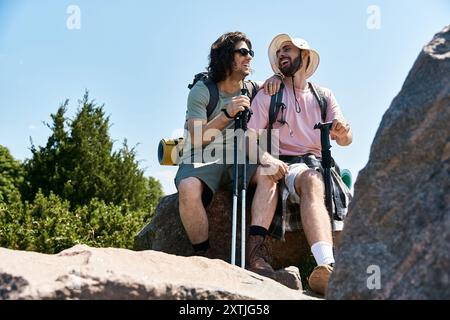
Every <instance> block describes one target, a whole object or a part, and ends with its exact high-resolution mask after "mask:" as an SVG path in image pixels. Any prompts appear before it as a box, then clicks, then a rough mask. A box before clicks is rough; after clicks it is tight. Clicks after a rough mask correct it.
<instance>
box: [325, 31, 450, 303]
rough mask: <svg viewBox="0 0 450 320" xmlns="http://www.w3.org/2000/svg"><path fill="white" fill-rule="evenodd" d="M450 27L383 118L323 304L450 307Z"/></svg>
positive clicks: (425, 52)
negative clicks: (442, 303)
mask: <svg viewBox="0 0 450 320" xmlns="http://www.w3.org/2000/svg"><path fill="white" fill-rule="evenodd" d="M449 108H450V26H447V27H446V28H445V29H444V30H443V31H442V32H441V33H438V34H437V35H435V37H434V39H433V40H432V41H431V42H430V43H429V44H427V45H426V46H425V47H424V48H423V50H422V52H421V53H420V55H419V57H418V58H417V61H416V62H415V64H414V66H413V68H412V70H411V71H410V73H409V75H408V77H407V79H406V81H405V83H404V85H403V87H402V89H401V92H400V93H399V94H398V95H397V97H396V98H395V99H394V100H393V102H392V104H391V106H390V107H389V109H388V111H387V112H386V113H385V115H384V116H383V120H382V122H381V125H380V128H379V129H378V132H377V134H376V137H375V140H374V142H373V144H372V148H371V152H370V158H369V162H368V164H367V165H366V167H365V168H364V169H363V170H362V171H361V172H360V174H359V176H358V180H357V181H356V184H355V194H354V199H353V202H352V204H351V207H350V211H349V215H348V218H347V220H346V227H345V229H344V232H343V238H342V247H341V248H340V250H339V252H338V254H337V258H336V269H335V272H334V273H333V275H332V277H331V282H330V286H329V289H328V295H327V298H330V299H450V281H449V276H450V271H449V270H450V109H449Z"/></svg>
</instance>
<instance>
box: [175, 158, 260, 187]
mask: <svg viewBox="0 0 450 320" xmlns="http://www.w3.org/2000/svg"><path fill="white" fill-rule="evenodd" d="M241 166H242V165H241ZM233 167H234V166H233V165H232V164H217V163H195V162H194V163H182V164H180V166H179V168H178V171H177V174H176V176H175V186H176V187H177V189H178V186H179V184H180V182H181V181H182V180H183V179H186V178H190V177H195V178H198V179H199V180H200V181H202V182H203V183H205V184H206V185H207V186H208V188H209V189H210V191H211V192H212V193H213V194H214V193H215V192H216V191H217V190H218V189H219V188H220V187H221V186H229V187H230V188H231V187H232V183H233V180H234V177H233ZM257 167H258V166H257V165H256V164H248V165H247V186H248V184H249V182H250V179H251V177H252V176H253V175H254V174H255V172H256V169H257ZM241 180H242V177H241V176H240V177H239V181H241ZM240 185H241V184H240ZM230 190H231V189H230Z"/></svg>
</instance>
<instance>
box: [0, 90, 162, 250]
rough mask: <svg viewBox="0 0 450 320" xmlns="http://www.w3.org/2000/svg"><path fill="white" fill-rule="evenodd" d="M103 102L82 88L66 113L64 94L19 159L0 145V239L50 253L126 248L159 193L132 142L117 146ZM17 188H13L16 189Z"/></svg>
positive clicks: (2, 242) (12, 245) (11, 245)
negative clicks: (44, 136)
mask: <svg viewBox="0 0 450 320" xmlns="http://www.w3.org/2000/svg"><path fill="white" fill-rule="evenodd" d="M103 107H104V106H98V105H97V104H96V103H95V102H94V101H93V100H92V101H91V100H89V97H88V93H87V92H86V93H85V95H84V97H83V99H82V100H80V101H79V109H78V111H77V113H76V115H75V116H74V118H73V119H68V118H67V116H66V112H67V108H68V101H67V100H66V101H65V102H64V103H63V104H62V105H61V106H60V107H59V108H58V110H57V112H56V113H55V114H52V115H51V119H52V123H51V124H48V125H47V126H48V127H49V129H50V130H51V134H50V136H49V138H48V140H47V143H46V145H45V146H43V147H36V146H35V145H34V144H32V146H31V152H32V157H31V158H30V159H28V160H26V161H25V162H24V163H23V164H22V163H20V162H19V161H17V160H15V159H14V158H13V157H12V156H11V154H10V153H9V151H8V149H6V148H5V147H2V146H0V246H1V247H8V248H12V249H20V250H33V251H39V252H45V253H56V252H59V251H61V250H63V249H66V248H69V247H71V246H73V245H75V244H78V243H84V244H87V245H91V246H101V247H106V246H111V247H122V248H130V249H131V248H132V247H133V242H134V236H135V235H136V233H137V232H138V231H139V230H140V229H141V228H142V227H143V226H144V224H145V223H148V222H149V220H150V219H151V216H152V214H153V213H154V210H155V207H156V205H157V203H158V201H159V199H160V197H162V196H163V192H162V188H161V184H160V183H159V181H158V180H156V179H154V178H152V177H148V178H147V177H145V176H144V172H143V170H141V169H140V168H139V163H138V161H137V159H136V151H135V148H130V147H129V146H128V144H127V142H126V140H125V141H124V142H123V143H122V145H121V147H120V148H119V149H118V150H114V148H113V144H114V143H113V140H112V139H111V137H110V135H109V128H110V121H109V117H107V116H106V115H105V113H104V109H103ZM19 191H20V192H19Z"/></svg>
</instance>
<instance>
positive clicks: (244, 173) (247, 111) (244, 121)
mask: <svg viewBox="0 0 450 320" xmlns="http://www.w3.org/2000/svg"><path fill="white" fill-rule="evenodd" d="M250 115H251V110H250V109H245V111H242V118H241V127H242V130H243V136H244V144H243V150H244V151H243V152H244V164H243V169H242V196H241V197H242V198H241V200H242V205H241V208H242V213H241V214H242V216H241V267H242V268H244V269H245V230H246V221H245V219H246V201H247V198H246V197H247V122H248V120H249V118H250Z"/></svg>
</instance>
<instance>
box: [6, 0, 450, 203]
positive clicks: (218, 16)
mask: <svg viewBox="0 0 450 320" xmlns="http://www.w3.org/2000/svg"><path fill="white" fill-rule="evenodd" d="M70 5H75V6H77V7H78V8H79V10H80V29H69V28H68V27H67V23H66V22H67V20H68V18H70V16H71V14H70V13H67V9H68V7H69V6H70ZM370 6H376V8H378V9H379V13H380V15H379V18H380V19H379V20H378V21H379V26H380V28H379V29H376V28H375V29H374V28H373V27H371V28H369V27H370V26H374V25H373V24H369V27H368V25H367V23H368V21H369V22H370V21H373V20H372V19H373V18H374V17H375V16H374V11H370V10H368V8H370ZM449 23H450V2H449V1H445V0H435V1H425V0H423V1H417V0H416V1H415V0H412V1H411V0H408V1H402V0H396V1H387V0H386V1H375V0H373V1H365V0H359V1H356V0H354V1H339V2H338V1H331V0H330V1H325V0H323V1H320V0H319V1H303V0H296V1H294V0H286V1H279V2H275V1H265V0H260V1H252V0H250V1H236V0H228V1H224V2H222V3H218V2H213V1H206V0H194V1H159V0H158V1H131V0H129V1H106V0H80V1H76V0H72V1H54V0H42V1H33V0H28V1H25V0H23V1H21V0H0V144H1V145H4V146H6V147H8V148H9V149H10V151H11V153H12V154H13V156H14V157H15V158H17V159H20V160H24V159H26V158H29V157H30V155H31V153H30V151H29V147H30V137H31V138H32V139H33V141H34V143H35V144H36V145H43V144H45V143H46V141H47V137H48V135H49V134H50V131H49V129H47V128H46V127H45V125H44V124H43V122H44V121H45V122H49V121H50V114H51V113H54V112H55V111H56V110H57V108H58V106H59V105H60V103H62V102H63V101H64V100H65V99H66V98H68V99H70V104H69V106H70V107H69V112H68V114H69V115H70V116H73V115H74V113H75V112H76V110H77V106H78V105H77V100H78V99H81V98H82V96H83V93H84V90H85V89H88V90H89V91H90V96H91V98H93V99H95V100H96V101H97V102H98V103H100V104H105V111H106V113H107V114H108V115H110V119H111V122H112V123H113V126H112V127H111V130H110V133H111V136H112V138H113V139H115V140H116V141H117V142H116V147H119V146H120V142H121V141H122V140H123V139H125V138H126V139H127V140H128V142H129V144H130V145H136V144H138V146H137V152H138V159H140V160H142V162H141V165H142V168H143V169H145V172H146V175H151V176H154V177H156V178H158V179H159V180H160V181H161V183H162V184H163V187H164V190H165V192H166V194H170V193H172V192H174V191H175V187H174V185H173V177H174V175H175V172H176V168H175V167H162V166H160V165H159V163H158V162H157V156H156V150H157V145H158V142H159V140H160V139H161V138H162V137H170V136H172V135H174V136H177V135H178V134H179V133H180V130H181V128H182V127H183V124H184V116H185V109H186V98H187V95H188V89H187V84H188V83H190V82H191V80H192V77H193V75H194V74H195V73H197V72H200V71H203V70H204V68H205V66H206V65H207V55H208V53H209V47H210V45H211V43H212V42H213V41H215V40H216V39H217V38H218V36H220V35H221V34H223V33H225V32H228V31H236V30H239V31H243V32H245V33H246V34H247V35H248V36H249V38H250V39H251V40H252V42H253V48H254V51H255V54H256V55H255V58H254V60H253V62H252V64H253V65H252V67H253V69H255V72H254V74H253V75H252V76H251V79H254V80H264V79H266V78H267V77H269V76H270V75H271V73H272V72H271V69H270V65H269V62H268V58H267V47H268V45H269V43H270V41H271V40H272V38H273V37H274V36H275V35H277V34H278V33H289V34H291V35H293V36H296V37H302V38H305V39H306V40H307V41H308V42H309V44H310V45H311V46H312V47H313V48H315V49H316V50H317V51H318V52H319V54H320V56H321V63H320V66H319V68H318V70H317V72H316V73H315V75H314V76H313V77H312V78H311V80H312V81H314V82H317V83H318V84H320V85H322V86H325V87H328V88H330V89H332V91H333V92H334V94H335V96H336V98H337V100H338V102H339V104H340V105H341V108H342V110H343V113H344V115H345V116H346V118H347V119H348V120H349V122H350V124H351V126H352V128H353V132H354V134H353V135H354V142H353V144H352V145H351V146H350V147H348V148H342V147H338V146H334V147H333V148H332V153H333V155H334V157H335V158H336V159H337V161H338V162H339V163H340V165H341V167H343V168H348V169H350V170H351V172H352V173H353V176H354V178H356V176H357V173H358V171H359V170H361V169H362V168H363V167H364V166H365V164H366V163H367V160H368V157H369V151H370V146H371V143H372V140H373V138H374V136H375V133H376V130H377V128H378V126H379V124H380V121H381V119H382V116H383V114H384V112H385V111H386V110H387V108H388V107H389V105H390V103H391V101H392V99H393V98H394V97H395V95H396V94H397V93H398V92H399V90H400V88H401V86H402V84H403V82H404V80H405V78H406V76H407V74H408V71H409V70H410V69H411V67H412V65H413V63H414V61H415V59H416V58H417V56H418V54H419V52H420V50H421V48H422V46H423V45H424V44H425V43H427V42H428V41H429V40H431V39H432V37H433V35H434V34H435V33H437V32H438V31H440V30H442V28H443V27H444V26H445V25H446V24H449Z"/></svg>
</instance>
